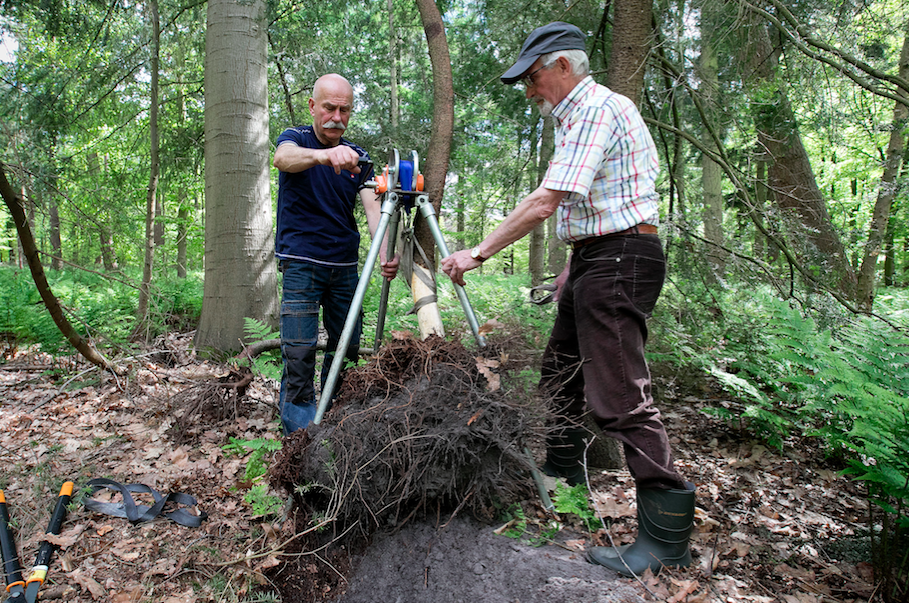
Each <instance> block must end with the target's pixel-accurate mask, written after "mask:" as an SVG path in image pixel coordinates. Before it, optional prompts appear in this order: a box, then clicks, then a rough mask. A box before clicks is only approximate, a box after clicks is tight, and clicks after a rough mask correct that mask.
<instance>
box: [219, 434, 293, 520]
mask: <svg viewBox="0 0 909 603" xmlns="http://www.w3.org/2000/svg"><path fill="white" fill-rule="evenodd" d="M221 449H222V450H223V451H224V453H225V455H227V456H230V455H236V456H246V455H247V454H248V455H249V456H248V458H247V459H246V470H245V472H244V476H243V477H244V481H245V482H246V483H247V484H248V485H249V490H247V491H246V494H244V495H243V500H244V501H246V502H247V503H248V504H249V505H250V506H251V507H252V511H253V517H262V516H266V515H276V514H277V513H279V512H280V511H281V509H282V507H283V506H284V501H283V500H282V499H281V498H279V497H278V496H275V495H274V494H271V493H270V491H269V488H268V484H266V483H265V481H264V477H265V475H266V474H267V473H268V467H269V461H270V460H271V458H272V457H273V456H274V453H275V452H276V451H278V450H280V449H281V441H280V440H272V439H268V438H256V439H254V440H242V439H240V438H234V437H232V438H230V441H229V442H228V443H227V444H225V445H224V446H222V447H221Z"/></svg>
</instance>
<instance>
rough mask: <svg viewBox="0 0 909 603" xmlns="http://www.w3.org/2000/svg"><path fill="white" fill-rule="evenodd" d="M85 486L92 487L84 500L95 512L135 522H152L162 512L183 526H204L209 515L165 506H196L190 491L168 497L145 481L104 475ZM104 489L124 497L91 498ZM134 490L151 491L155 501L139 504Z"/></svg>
mask: <svg viewBox="0 0 909 603" xmlns="http://www.w3.org/2000/svg"><path fill="white" fill-rule="evenodd" d="M86 485H87V486H88V487H89V492H88V495H86V497H85V499H84V500H85V508H86V509H88V510H89V511H94V512H96V513H103V514H105V515H112V516H113V517H123V518H125V519H128V520H129V522H130V523H132V524H133V525H135V524H137V523H142V522H145V521H151V520H153V519H154V518H156V517H158V516H159V515H164V517H167V518H168V519H171V520H173V521H175V522H177V523H178V524H180V525H181V526H186V527H188V528H198V527H199V526H200V525H202V522H203V521H205V519H206V518H208V514H207V513H204V512H202V511H199V514H198V515H193V514H192V513H190V512H189V511H188V510H187V509H186V508H177V509H175V510H173V511H165V510H164V507H165V506H166V505H167V504H168V503H174V504H175V505H183V506H184V507H194V506H196V499H195V497H193V496H190V495H189V494H183V493H182V492H171V493H170V494H168V495H167V496H162V495H161V493H160V492H158V491H157V490H155V489H154V488H150V487H149V486H146V485H145V484H126V485H123V484H121V483H119V482H115V481H114V480H112V479H107V478H105V477H98V478H95V479H93V480H91V481H89V482H88V484H86ZM105 488H106V489H108V490H114V491H116V492H119V493H120V496H121V497H122V498H123V500H122V501H120V502H101V501H100V500H95V499H94V498H92V496H94V494H95V493H96V492H97V491H98V490H102V489H105ZM132 492H135V493H137V494H151V495H152V498H154V500H155V504H153V505H152V506H150V507H149V506H148V505H137V504H136V501H134V500H133V496H132V494H131V493H132Z"/></svg>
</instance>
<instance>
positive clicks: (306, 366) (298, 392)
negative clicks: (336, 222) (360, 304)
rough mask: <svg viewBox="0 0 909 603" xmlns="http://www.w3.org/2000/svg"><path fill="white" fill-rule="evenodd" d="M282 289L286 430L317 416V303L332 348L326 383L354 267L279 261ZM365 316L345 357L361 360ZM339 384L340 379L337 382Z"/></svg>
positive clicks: (324, 368)
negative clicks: (358, 356)
mask: <svg viewBox="0 0 909 603" xmlns="http://www.w3.org/2000/svg"><path fill="white" fill-rule="evenodd" d="M281 271H282V272H283V273H284V292H283V295H282V298H281V357H282V359H283V360H284V371H283V374H282V375H281V395H280V398H279V401H278V406H279V409H280V413H281V426H282V428H283V430H284V434H285V435H286V434H288V433H290V432H292V431H296V430H297V429H302V428H305V427H306V426H307V425H309V423H310V422H311V421H312V420H313V419H314V418H315V416H316V408H317V401H316V391H315V385H314V383H313V380H314V377H315V371H316V344H317V343H318V339H319V308H321V309H322V320H323V323H324V325H325V330H326V331H328V347H327V348H326V352H325V356H324V357H323V359H322V385H323V386H324V384H325V380H326V379H327V377H328V373H329V371H330V370H331V363H332V359H333V358H334V354H333V352H334V351H335V349H337V347H338V340H339V339H340V338H341V331H343V330H344V323H345V321H346V320H347V313H348V311H349V310H350V304H351V301H352V300H353V296H354V292H355V291H356V289H357V281H358V277H357V268H356V266H341V267H337V266H321V265H318V264H310V263H309V262H299V261H289V260H282V261H281ZM361 330H362V317H361V316H358V317H357V324H356V328H355V329H354V332H353V335H352V337H351V340H350V346H349V347H348V349H347V355H346V357H347V358H348V360H352V361H353V362H356V361H357V353H358V351H359V347H360V331H361ZM338 384H340V380H339V381H338Z"/></svg>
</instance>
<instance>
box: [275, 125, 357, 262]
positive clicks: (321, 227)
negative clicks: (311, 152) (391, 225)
mask: <svg viewBox="0 0 909 603" xmlns="http://www.w3.org/2000/svg"><path fill="white" fill-rule="evenodd" d="M291 142H292V143H294V144H296V145H297V146H301V147H306V148H310V149H327V148H329V147H327V146H326V145H324V144H322V143H321V142H319V139H318V138H316V134H315V132H314V131H313V129H312V126H302V127H300V128H288V129H287V130H284V132H282V133H281V135H280V136H278V140H277V143H276V144H277V146H280V145H281V143H286V144H290V143H291ZM340 144H343V145H346V146H348V147H350V148H352V149H353V150H354V151H356V152H357V154H358V155H360V156H361V157H363V158H367V159H368V158H369V155H368V154H367V153H366V151H365V150H363V149H362V148H360V147H358V146H357V145H355V144H353V143H352V142H350V141H349V140H346V139H344V138H342V139H341V143H340ZM372 173H373V171H372V168H371V167H370V168H368V169H362V168H361V172H360V173H359V174H354V173H352V172H349V171H347V170H342V171H341V174H340V175H339V174H335V171H334V169H332V168H331V167H329V166H325V165H317V166H314V167H312V168H310V169H308V170H304V171H302V172H297V173H293V174H292V173H288V172H279V174H278V219H277V228H276V233H275V256H277V258H278V259H284V260H304V261H308V262H314V263H317V264H327V265H331V266H351V265H353V266H356V264H357V253H358V249H359V246H360V233H359V231H358V230H357V223H356V220H355V219H354V208H355V207H356V204H357V193H358V192H359V191H360V189H362V188H363V187H364V183H365V182H366V181H367V180H369V179H370V178H371V177H372Z"/></svg>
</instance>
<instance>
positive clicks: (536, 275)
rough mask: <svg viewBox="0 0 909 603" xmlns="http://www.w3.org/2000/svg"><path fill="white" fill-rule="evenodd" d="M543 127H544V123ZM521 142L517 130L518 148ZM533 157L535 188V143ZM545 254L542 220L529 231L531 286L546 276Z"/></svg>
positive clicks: (544, 233)
mask: <svg viewBox="0 0 909 603" xmlns="http://www.w3.org/2000/svg"><path fill="white" fill-rule="evenodd" d="M543 127H544V128H545V125H544V126H543ZM541 138H542V136H541ZM523 142H524V140H523V137H522V136H521V133H520V131H518V147H519V148H520V146H521V145H522V144H523ZM534 159H537V161H536V162H535V163H536V165H537V166H538V167H537V177H536V178H534V179H533V181H532V182H533V188H536V187H537V186H539V184H540V178H539V166H540V165H541V164H542V163H543V156H542V149H541V155H540V157H539V158H537V157H536V145H534V152H533V154H532V155H531V161H533V160H534ZM547 162H548V157H547ZM516 180H517V181H518V182H520V181H522V180H523V178H521V177H520V175H519V176H518V178H517V179H516ZM518 192H519V189H518V188H515V199H518V198H519V196H518ZM545 254H546V222H542V223H541V224H538V225H537V227H536V228H534V229H533V230H532V231H530V249H529V253H528V258H527V271H528V272H530V286H531V287H536V286H537V285H539V284H541V283H542V282H543V280H544V279H545V278H546V275H545V274H544V270H545V269H546V267H545V260H546V258H545V257H544V256H545Z"/></svg>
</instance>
